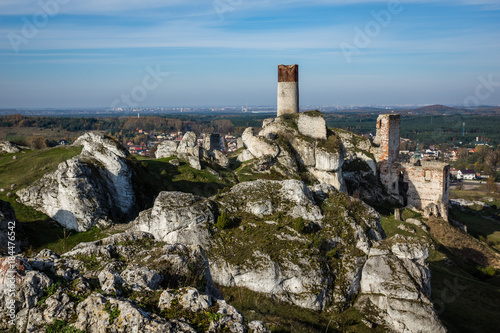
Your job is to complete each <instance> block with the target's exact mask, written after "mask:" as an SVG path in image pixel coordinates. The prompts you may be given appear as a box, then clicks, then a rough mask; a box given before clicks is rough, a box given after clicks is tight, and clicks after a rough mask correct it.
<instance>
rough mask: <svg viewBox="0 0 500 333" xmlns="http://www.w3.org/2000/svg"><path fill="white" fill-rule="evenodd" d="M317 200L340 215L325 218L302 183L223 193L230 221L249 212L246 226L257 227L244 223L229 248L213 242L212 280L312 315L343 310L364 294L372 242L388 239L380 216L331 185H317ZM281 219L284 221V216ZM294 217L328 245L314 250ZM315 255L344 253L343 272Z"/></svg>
mask: <svg viewBox="0 0 500 333" xmlns="http://www.w3.org/2000/svg"><path fill="white" fill-rule="evenodd" d="M320 192H321V193H320ZM316 194H317V197H318V198H319V199H320V200H321V201H322V202H323V205H326V206H325V207H328V211H330V210H331V211H334V212H335V213H331V212H328V211H327V212H326V213H327V214H328V217H327V216H325V215H324V214H322V212H321V210H319V207H318V206H317V205H316V201H315V200H314V199H313V193H311V191H310V190H309V189H306V188H305V185H304V184H303V183H302V182H300V181H293V180H286V181H281V182H280V181H263V180H260V181H255V182H248V183H241V184H238V185H236V186H234V187H233V188H232V189H231V190H230V191H229V192H226V193H221V194H220V199H219V202H218V203H219V205H220V206H221V208H222V209H224V210H226V211H227V212H228V216H229V218H232V216H241V215H239V214H243V216H245V220H247V221H248V220H250V221H255V222H243V221H242V222H241V225H240V228H237V229H232V230H231V237H230V239H227V238H225V241H224V245H223V246H222V245H221V244H220V243H219V242H218V241H213V242H212V247H211V249H210V250H209V251H208V257H209V258H210V273H211V275H212V278H213V280H214V282H216V283H218V284H220V285H223V286H238V287H245V288H248V289H250V290H253V291H256V292H260V293H265V294H267V295H272V297H273V298H275V299H278V300H280V301H285V302H289V303H291V304H295V305H298V306H300V307H304V308H308V309H314V310H323V309H326V307H327V304H329V303H332V304H335V306H338V307H339V308H340V309H343V308H344V307H345V306H346V304H348V303H349V302H350V301H351V300H353V299H354V298H355V296H356V295H357V293H358V291H359V279H360V276H361V269H362V267H363V264H364V261H365V260H366V257H367V253H369V249H370V247H371V246H372V242H374V241H379V240H381V239H383V238H384V237H385V234H384V232H383V230H382V227H381V226H380V222H379V221H380V216H379V215H378V213H376V212H375V211H374V210H373V209H372V208H371V207H369V206H367V205H365V204H364V203H362V202H360V201H357V200H355V199H348V198H347V197H346V196H345V195H344V194H342V193H340V192H338V191H337V190H335V189H334V188H333V187H332V186H331V185H330V186H329V185H323V186H318V187H317V188H315V195H316ZM320 196H322V198H320ZM343 200H349V202H351V201H352V202H351V203H349V205H353V206H355V207H358V208H356V210H355V211H356V212H357V213H356V214H360V215H359V216H357V217H355V218H353V217H351V216H350V214H352V213H350V212H349V211H348V210H347V209H345V208H342V207H344V206H343V204H341V202H342V201H343ZM314 212H317V213H318V215H314ZM245 214H250V216H253V217H249V216H248V215H245ZM281 214H283V215H285V217H279V216H280V215H281ZM311 214H312V215H314V216H311ZM331 214H334V215H333V216H335V218H334V219H335V220H332V219H333V216H332V215H331ZM286 215H288V216H289V217H286ZM276 216H278V217H276ZM290 218H295V219H297V218H300V219H299V220H298V221H299V226H300V221H302V222H304V221H306V222H304V226H308V228H311V229H312V230H316V231H314V233H313V234H314V235H315V236H314V237H315V238H316V239H324V240H325V241H324V243H322V244H321V245H316V246H319V248H316V247H314V246H313V247H308V244H310V242H311V240H310V239H309V238H308V236H307V233H300V232H297V231H296V230H295V229H294V228H295V225H296V222H292V223H291V224H289V223H290V222H288V221H290ZM337 219H340V220H341V221H342V222H340V221H339V220H337ZM308 221H311V222H308ZM290 226H293V228H292V227H290ZM311 229H310V230H311ZM221 233H223V231H221ZM340 234H343V235H344V236H343V237H340V236H339V235H340ZM252 235H254V236H255V235H258V236H257V238H252V237H253V236H252ZM345 235H349V236H347V237H346V236H345ZM214 239H218V238H217V237H214ZM262 240H265V241H262ZM347 244H348V245H347ZM352 245H355V246H356V247H357V248H358V249H361V251H359V252H358V253H357V254H356V255H351V254H349V253H344V252H343V251H344V250H342V249H343V248H344V246H352ZM224 249H231V251H230V252H227V250H224ZM318 249H319V250H318ZM309 251H312V252H309ZM314 251H332V252H331V254H330V255H334V256H335V255H337V253H338V255H339V258H341V264H340V266H341V267H343V269H342V271H336V272H333V271H328V270H323V269H322V268H321V264H320V263H319V261H317V260H318V259H317V258H318V257H316V255H314V254H313V253H316V252H314ZM233 252H235V254H237V255H236V256H235V255H233V254H232V253H233ZM242 253H243V254H242ZM340 253H342V255H340ZM235 257H236V258H235Z"/></svg>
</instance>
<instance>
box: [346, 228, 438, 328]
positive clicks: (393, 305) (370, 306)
mask: <svg viewBox="0 0 500 333" xmlns="http://www.w3.org/2000/svg"><path fill="white" fill-rule="evenodd" d="M388 243H389V244H390V243H392V244H393V245H392V246H391V248H390V249H388V248H377V247H375V248H372V249H371V251H370V255H369V258H368V260H367V261H366V263H365V265H364V267H363V272H362V276H361V290H360V294H361V296H360V297H359V299H358V301H357V303H356V307H357V308H359V309H360V310H361V311H362V312H364V313H365V314H367V316H368V319H369V320H371V321H372V322H374V323H377V324H385V325H387V326H388V327H389V328H390V329H392V330H394V331H396V332H446V329H445V328H444V327H443V325H442V323H441V322H440V321H439V319H438V317H437V315H436V313H435V311H434V308H433V306H432V302H431V300H430V291H431V290H430V270H429V267H428V265H427V262H426V260H427V258H428V256H429V251H428V249H427V247H426V246H425V245H423V244H420V243H416V242H415V240H412V239H409V238H404V237H402V236H396V237H395V238H393V239H389V240H388Z"/></svg>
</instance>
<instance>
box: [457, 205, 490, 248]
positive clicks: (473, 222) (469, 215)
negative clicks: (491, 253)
mask: <svg viewBox="0 0 500 333" xmlns="http://www.w3.org/2000/svg"><path fill="white" fill-rule="evenodd" d="M452 217H453V218H454V219H456V220H457V221H459V222H460V223H463V224H464V225H466V226H467V232H468V233H469V234H471V235H472V236H474V237H476V238H478V239H480V240H482V241H486V242H487V243H488V244H489V245H490V246H491V247H493V248H494V249H496V250H498V251H500V221H498V220H494V219H491V218H486V217H484V216H483V215H482V214H481V212H475V211H473V210H471V209H467V210H464V211H461V210H454V211H453V212H452Z"/></svg>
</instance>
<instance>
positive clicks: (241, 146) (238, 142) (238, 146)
mask: <svg viewBox="0 0 500 333" xmlns="http://www.w3.org/2000/svg"><path fill="white" fill-rule="evenodd" d="M244 148H245V144H244V143H243V139H242V138H241V137H239V138H238V139H236V149H244Z"/></svg>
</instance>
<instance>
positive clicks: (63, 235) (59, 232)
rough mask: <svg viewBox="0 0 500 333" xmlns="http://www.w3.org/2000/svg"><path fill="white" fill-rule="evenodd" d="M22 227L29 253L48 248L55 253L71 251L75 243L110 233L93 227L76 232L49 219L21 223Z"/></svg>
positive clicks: (95, 238) (92, 239) (104, 236)
mask: <svg viewBox="0 0 500 333" xmlns="http://www.w3.org/2000/svg"><path fill="white" fill-rule="evenodd" d="M22 228H23V230H24V232H25V233H26V235H27V236H28V240H29V244H30V248H29V249H27V251H28V252H30V253H36V252H39V251H40V250H42V249H49V250H52V251H54V252H55V253H57V254H62V253H65V252H68V251H71V249H73V248H74V247H75V246H76V245H78V244H80V243H84V242H92V241H95V240H98V239H102V238H106V237H108V236H109V235H110V234H109V233H108V232H107V231H106V230H101V229H99V228H98V227H93V228H92V229H90V230H89V231H85V232H76V231H73V230H68V229H64V228H63V227H61V226H59V225H58V224H56V223H55V222H52V221H50V220H46V221H36V222H29V223H22Z"/></svg>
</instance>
